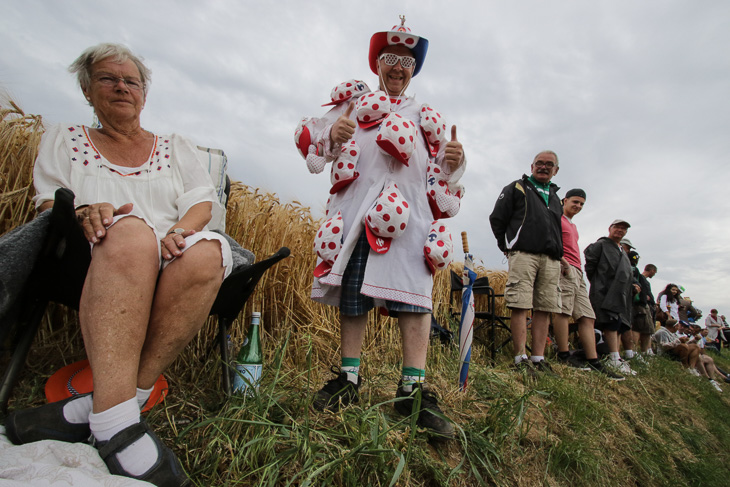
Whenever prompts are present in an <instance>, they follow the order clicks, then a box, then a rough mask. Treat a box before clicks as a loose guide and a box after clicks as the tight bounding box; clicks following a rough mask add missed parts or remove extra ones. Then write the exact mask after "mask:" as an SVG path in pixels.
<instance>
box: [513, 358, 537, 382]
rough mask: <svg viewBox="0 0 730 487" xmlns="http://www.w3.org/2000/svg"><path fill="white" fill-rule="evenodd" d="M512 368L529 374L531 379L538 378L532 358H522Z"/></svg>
mask: <svg viewBox="0 0 730 487" xmlns="http://www.w3.org/2000/svg"><path fill="white" fill-rule="evenodd" d="M512 370H515V371H517V372H519V373H521V374H523V375H527V377H528V378H530V379H535V378H537V371H536V370H535V366H534V365H532V361H531V360H521V361H520V362H517V363H516V364H512Z"/></svg>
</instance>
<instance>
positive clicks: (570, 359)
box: [558, 353, 591, 371]
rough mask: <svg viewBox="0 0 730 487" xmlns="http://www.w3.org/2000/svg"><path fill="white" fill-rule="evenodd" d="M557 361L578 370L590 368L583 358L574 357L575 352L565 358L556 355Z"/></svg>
mask: <svg viewBox="0 0 730 487" xmlns="http://www.w3.org/2000/svg"><path fill="white" fill-rule="evenodd" d="M558 362H559V363H561V364H563V365H567V366H569V367H573V368H575V369H578V370H585V371H588V370H591V368H590V366H589V365H588V363H587V362H586V361H585V360H583V359H581V358H579V357H576V356H575V354H572V353H571V354H570V355H568V356H567V357H565V358H561V357H560V355H558Z"/></svg>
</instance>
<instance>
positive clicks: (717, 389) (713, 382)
mask: <svg viewBox="0 0 730 487" xmlns="http://www.w3.org/2000/svg"><path fill="white" fill-rule="evenodd" d="M710 384H712V387H714V388H715V390H716V391H717V392H722V389H720V384H718V383H717V382H716V381H715V379H710Z"/></svg>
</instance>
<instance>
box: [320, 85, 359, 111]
mask: <svg viewBox="0 0 730 487" xmlns="http://www.w3.org/2000/svg"><path fill="white" fill-rule="evenodd" d="M368 92H370V87H369V86H368V85H367V84H366V83H365V82H364V81H360V80H359V79H348V80H347V81H343V82H342V83H340V84H339V85H337V86H335V87H334V88H332V92H331V93H330V99H331V100H332V101H330V102H329V103H325V104H324V105H322V106H323V107H326V106H328V105H339V104H340V103H342V102H345V101H348V100H351V99H354V98H358V97H359V96H361V95H364V94H365V93H368Z"/></svg>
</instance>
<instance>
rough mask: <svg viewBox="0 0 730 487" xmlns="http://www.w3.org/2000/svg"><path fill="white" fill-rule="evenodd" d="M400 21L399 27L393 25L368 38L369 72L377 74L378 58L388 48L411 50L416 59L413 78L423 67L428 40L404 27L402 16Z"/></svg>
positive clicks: (404, 19) (404, 21)
mask: <svg viewBox="0 0 730 487" xmlns="http://www.w3.org/2000/svg"><path fill="white" fill-rule="evenodd" d="M400 20H401V22H400V25H394V26H393V27H392V28H391V29H390V30H389V31H386V32H376V33H375V34H373V36H372V37H371V38H370V51H369V52H368V61H369V62H370V70H371V71H372V72H373V73H375V74H378V56H379V55H380V52H381V51H382V50H383V49H385V48H386V47H388V46H405V47H407V48H408V49H410V50H411V52H412V53H413V57H414V58H416V69H414V70H413V76H416V75H417V74H418V73H419V72H420V71H421V68H422V67H423V61H424V60H425V59H426V52H427V51H428V39H426V38H425V37H420V36H417V35H415V34H412V33H411V29H410V28H408V27H406V26H405V23H406V17H405V16H404V15H401V16H400Z"/></svg>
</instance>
